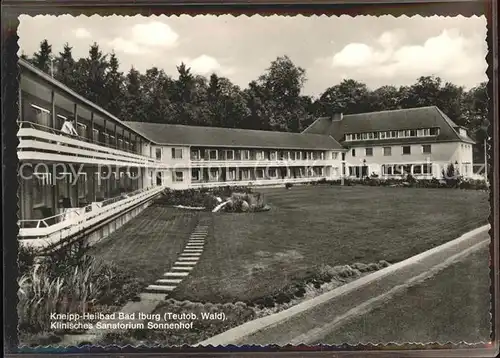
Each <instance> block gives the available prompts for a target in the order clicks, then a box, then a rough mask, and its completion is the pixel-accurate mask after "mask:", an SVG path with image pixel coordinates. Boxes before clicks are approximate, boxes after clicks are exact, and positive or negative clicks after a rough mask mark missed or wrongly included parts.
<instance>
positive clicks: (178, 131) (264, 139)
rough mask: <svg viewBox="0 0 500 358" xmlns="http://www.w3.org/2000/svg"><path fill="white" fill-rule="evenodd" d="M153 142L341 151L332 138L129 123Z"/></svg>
mask: <svg viewBox="0 0 500 358" xmlns="http://www.w3.org/2000/svg"><path fill="white" fill-rule="evenodd" d="M126 123H127V124H128V125H129V126H131V127H132V128H134V129H135V130H136V131H138V132H140V133H142V134H143V135H144V136H146V137H147V138H149V139H150V140H151V141H153V142H155V143H158V144H164V145H187V146H207V147H241V148H273V149H306V150H314V149H317V150H342V149H343V147H342V146H341V145H340V144H339V143H338V142H337V141H336V140H335V139H333V138H332V137H331V136H329V135H324V134H302V133H290V132H275V131H261V130H251V129H236V128H220V127H201V126H187V125H180V124H163V123H146V122H126Z"/></svg>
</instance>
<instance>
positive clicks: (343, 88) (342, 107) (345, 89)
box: [317, 79, 373, 116]
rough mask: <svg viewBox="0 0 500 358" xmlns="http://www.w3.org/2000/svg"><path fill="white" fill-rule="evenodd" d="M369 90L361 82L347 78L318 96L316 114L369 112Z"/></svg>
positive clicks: (370, 106)
mask: <svg viewBox="0 0 500 358" xmlns="http://www.w3.org/2000/svg"><path fill="white" fill-rule="evenodd" d="M369 94H370V91H369V90H368V87H367V86H366V85H365V84H364V83H361V82H358V81H355V80H352V79H348V80H343V81H342V82H341V83H340V84H338V85H336V86H333V87H330V88H328V89H327V90H326V91H325V92H324V93H323V94H322V95H321V96H320V98H319V100H318V104H317V108H318V113H317V115H318V116H332V115H333V114H334V113H338V112H341V113H345V114H356V113H363V112H369V111H370V110H371V108H372V107H373V106H372V105H371V104H370V96H369Z"/></svg>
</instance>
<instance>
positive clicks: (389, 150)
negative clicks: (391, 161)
mask: <svg viewBox="0 0 500 358" xmlns="http://www.w3.org/2000/svg"><path fill="white" fill-rule="evenodd" d="M384 155H385V156H386V157H388V156H390V155H392V148H391V147H384Z"/></svg>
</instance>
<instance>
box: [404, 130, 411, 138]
mask: <svg viewBox="0 0 500 358" xmlns="http://www.w3.org/2000/svg"><path fill="white" fill-rule="evenodd" d="M405 137H411V131H410V130H408V129H407V130H405Z"/></svg>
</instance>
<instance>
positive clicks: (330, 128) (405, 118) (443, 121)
mask: <svg viewBox="0 0 500 358" xmlns="http://www.w3.org/2000/svg"><path fill="white" fill-rule="evenodd" d="M420 128H439V135H438V136H437V137H429V138H418V139H415V138H396V139H387V140H365V141H355V142H349V145H351V144H352V145H366V144H399V143H411V142H415V141H418V142H419V143H420V142H446V141H463V142H469V143H474V141H473V140H472V139H471V138H469V137H463V136H461V135H460V134H459V132H458V130H457V129H455V128H458V126H457V125H456V124H455V123H454V122H453V121H452V120H451V119H450V118H448V116H447V115H446V114H444V113H443V112H442V111H441V110H440V109H439V108H437V107H436V106H431V107H419V108H410V109H398V110H393V111H382V112H371V113H360V114H348V115H344V116H343V118H342V119H341V120H332V119H331V118H330V117H321V118H318V119H317V120H316V121H315V122H314V123H313V124H311V125H310V126H309V127H308V128H306V129H305V130H304V132H303V133H310V134H312V133H314V134H329V135H331V136H332V137H333V138H335V139H336V140H337V141H339V142H342V141H343V140H344V135H345V134H346V133H363V132H376V131H389V130H405V129H420Z"/></svg>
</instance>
